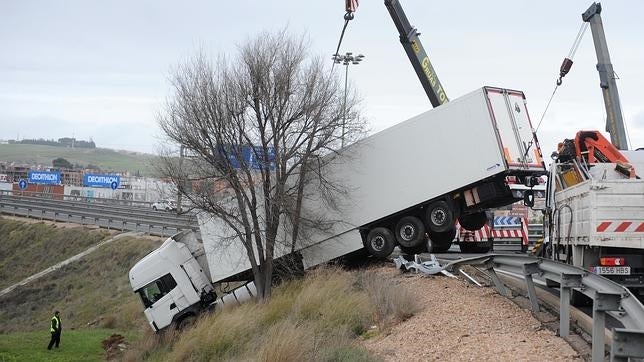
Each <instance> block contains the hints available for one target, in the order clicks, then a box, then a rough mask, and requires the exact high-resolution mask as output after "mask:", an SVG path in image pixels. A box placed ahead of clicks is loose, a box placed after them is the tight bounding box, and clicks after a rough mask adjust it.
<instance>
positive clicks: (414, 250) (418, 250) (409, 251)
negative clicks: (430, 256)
mask: <svg viewBox="0 0 644 362" xmlns="http://www.w3.org/2000/svg"><path fill="white" fill-rule="evenodd" d="M400 251H401V252H402V253H403V254H406V255H416V254H422V253H426V252H427V244H426V243H422V244H420V245H416V246H414V247H411V248H408V247H406V246H402V245H400Z"/></svg>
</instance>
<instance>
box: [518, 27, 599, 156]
mask: <svg viewBox="0 0 644 362" xmlns="http://www.w3.org/2000/svg"><path fill="white" fill-rule="evenodd" d="M586 29H588V23H587V22H583V23H582V24H581V27H580V28H579V31H578V32H577V36H576V37H575V40H574V41H573V42H572V46H571V47H570V50H569V51H568V56H567V57H566V58H564V60H563V62H562V63H561V67H560V68H559V78H558V79H557V81H556V84H555V89H553V90H552V94H551V95H550V99H548V103H547V104H546V108H545V109H544V110H543V113H542V114H541V119H539V123H538V124H537V128H535V130H534V132H533V133H534V134H535V137H536V134H537V131H539V128H540V127H541V123H542V122H543V120H544V118H545V117H546V113H547V112H548V109H549V108H550V103H552V99H553V98H554V97H555V93H557V89H559V86H560V85H561V83H562V78H563V77H565V76H566V74H568V72H569V71H570V68H571V67H572V63H573V61H572V59H573V58H574V57H575V54H576V53H577V49H579V44H581V39H583V37H584V34H585V33H586ZM533 142H534V138H533V139H532V140H530V142H529V143H528V146H527V147H526V150H525V154H524V155H523V159H525V158H526V156H527V155H528V151H529V150H530V147H532V143H533Z"/></svg>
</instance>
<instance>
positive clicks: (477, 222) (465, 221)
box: [458, 211, 487, 231]
mask: <svg viewBox="0 0 644 362" xmlns="http://www.w3.org/2000/svg"><path fill="white" fill-rule="evenodd" d="M458 223H459V224H461V227H462V228H464V229H465V230H469V231H476V230H478V229H480V228H482V227H483V226H484V225H485V224H486V223H487V214H486V213H485V211H481V212H477V213H474V214H467V215H461V216H460V217H459V218H458Z"/></svg>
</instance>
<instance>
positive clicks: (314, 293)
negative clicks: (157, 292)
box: [124, 268, 420, 361]
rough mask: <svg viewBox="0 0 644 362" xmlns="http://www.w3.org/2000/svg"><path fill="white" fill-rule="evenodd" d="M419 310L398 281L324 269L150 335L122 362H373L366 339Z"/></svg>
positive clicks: (135, 346) (362, 273)
mask: <svg viewBox="0 0 644 362" xmlns="http://www.w3.org/2000/svg"><path fill="white" fill-rule="evenodd" d="M419 310H420V305H418V304H417V303H416V301H415V299H414V298H413V297H412V296H411V294H410V293H409V292H408V291H407V290H406V289H405V288H404V286H402V285H401V284H400V280H399V279H396V278H394V277H391V276H386V275H384V274H383V273H378V272H374V271H358V272H346V271H341V270H338V269H327V268H322V269H319V270H316V271H314V272H312V273H310V274H309V275H308V276H307V277H306V278H305V279H301V280H295V281H291V282H288V283H286V284H284V285H282V286H280V287H278V288H277V289H276V290H274V292H273V295H272V297H271V298H270V299H269V300H268V301H266V302H265V303H257V302H249V303H246V304H243V305H241V306H238V307H229V308H224V309H222V310H219V311H218V312H215V313H211V314H207V315H204V316H203V317H202V318H201V319H200V320H199V321H198V322H197V323H196V325H195V326H194V327H193V328H191V329H188V330H186V331H185V332H184V333H181V334H180V335H177V336H176V337H172V335H171V333H170V335H169V336H168V335H165V336H155V335H148V337H147V338H142V339H141V340H140V341H139V342H138V343H137V344H136V345H134V346H132V347H131V348H130V350H129V351H128V353H127V354H126V355H125V356H124V359H125V360H126V361H140V360H148V361H373V360H377V359H376V358H374V357H373V356H371V355H370V354H369V352H368V351H366V350H365V349H364V348H363V347H361V345H360V343H359V340H360V338H369V337H370V336H373V335H374V334H377V333H381V332H384V331H386V330H387V329H388V328H389V327H391V326H392V325H394V324H396V323H398V322H400V321H402V320H405V319H407V318H409V317H410V316H412V315H413V314H415V313H416V312H418V311H419ZM173 338H174V339H173Z"/></svg>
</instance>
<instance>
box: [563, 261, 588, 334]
mask: <svg viewBox="0 0 644 362" xmlns="http://www.w3.org/2000/svg"><path fill="white" fill-rule="evenodd" d="M582 285H583V284H582V283H581V275H579V274H566V273H561V285H560V289H559V337H566V336H568V335H569V334H570V296H571V295H572V289H571V288H581V287H582Z"/></svg>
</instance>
